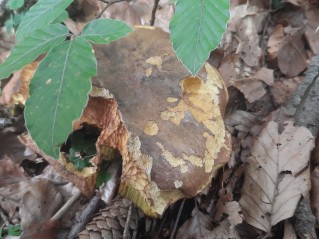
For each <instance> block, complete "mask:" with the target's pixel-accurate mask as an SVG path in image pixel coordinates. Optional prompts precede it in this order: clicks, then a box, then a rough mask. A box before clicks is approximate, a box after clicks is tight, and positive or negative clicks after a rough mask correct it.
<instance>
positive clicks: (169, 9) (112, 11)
mask: <svg viewBox="0 0 319 239" xmlns="http://www.w3.org/2000/svg"><path fill="white" fill-rule="evenodd" d="M100 4H101V8H103V6H104V5H105V4H104V3H102V2H101V3H100ZM153 5H154V1H153V0H134V1H130V2H129V1H123V2H119V3H116V4H113V5H112V6H110V7H109V8H108V9H107V11H105V12H104V13H103V15H102V16H103V17H105V18H112V19H119V20H122V21H125V22H127V23H128V24H129V25H132V26H133V25H150V20H151V13H152V8H153ZM158 6H159V7H158V9H157V11H156V18H155V25H154V26H156V27H160V28H162V29H163V30H164V31H166V32H169V20H170V19H171V17H172V16H173V14H174V7H173V5H171V4H170V3H169V0H161V1H160V2H159V4H158Z"/></svg>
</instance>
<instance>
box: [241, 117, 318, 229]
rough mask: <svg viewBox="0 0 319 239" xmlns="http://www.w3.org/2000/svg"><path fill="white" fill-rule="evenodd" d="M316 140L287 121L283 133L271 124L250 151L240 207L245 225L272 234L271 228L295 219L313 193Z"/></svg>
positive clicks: (276, 125) (307, 132)
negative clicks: (304, 198) (311, 163)
mask: <svg viewBox="0 0 319 239" xmlns="http://www.w3.org/2000/svg"><path fill="white" fill-rule="evenodd" d="M313 147H314V139H313V136H312V134H311V132H310V131H309V130H307V129H306V128H304V127H295V126H293V122H291V121H286V122H285V128H284V130H283V132H281V133H278V124H277V123H276V122H274V121H270V122H269V123H268V124H267V125H266V126H265V128H264V129H263V130H262V132H261V133H260V135H259V137H258V138H255V142H254V144H253V146H252V148H251V156H250V157H248V163H247V166H246V171H245V181H244V185H243V188H242V197H241V199H240V205H241V207H242V210H243V214H244V217H245V221H246V222H247V223H249V224H250V225H253V226H254V227H256V228H258V229H260V230H263V231H265V232H267V233H270V231H271V227H272V226H273V225H275V224H277V223H278V222H280V221H282V220H284V219H286V218H289V217H291V216H293V214H294V211H295V209H296V206H297V203H298V201H299V199H300V197H301V196H302V195H306V194H307V193H308V191H309V189H310V178H309V177H310V176H309V168H308V162H309V157H310V153H311V150H312V148H313Z"/></svg>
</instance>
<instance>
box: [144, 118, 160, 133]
mask: <svg viewBox="0 0 319 239" xmlns="http://www.w3.org/2000/svg"><path fill="white" fill-rule="evenodd" d="M158 131H159V128H158V125H157V124H156V122H154V121H151V120H150V121H147V122H146V124H145V126H144V133H145V134H147V135H150V136H154V135H157V134H158Z"/></svg>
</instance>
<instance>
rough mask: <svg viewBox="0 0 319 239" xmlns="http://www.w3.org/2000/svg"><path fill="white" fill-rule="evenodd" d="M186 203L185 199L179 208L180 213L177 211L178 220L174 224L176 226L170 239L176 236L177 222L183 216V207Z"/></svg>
mask: <svg viewBox="0 0 319 239" xmlns="http://www.w3.org/2000/svg"><path fill="white" fill-rule="evenodd" d="M184 203H185V199H183V201H182V204H181V206H180V207H179V209H178V213H177V217H176V221H175V224H174V228H173V231H172V233H171V236H170V238H169V239H173V238H174V235H175V232H176V229H177V224H178V222H179V218H180V217H181V214H182V211H183V208H184Z"/></svg>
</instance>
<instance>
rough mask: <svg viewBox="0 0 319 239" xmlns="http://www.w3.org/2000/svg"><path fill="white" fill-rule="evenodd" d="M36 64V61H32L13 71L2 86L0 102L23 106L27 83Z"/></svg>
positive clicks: (27, 93)
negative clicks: (8, 79)
mask: <svg viewBox="0 0 319 239" xmlns="http://www.w3.org/2000/svg"><path fill="white" fill-rule="evenodd" d="M38 64H39V62H38V61H34V62H32V63H30V64H28V65H26V66H25V67H24V68H23V69H22V70H19V71H16V72H14V73H13V76H12V78H11V79H10V81H9V82H8V83H7V84H6V85H5V87H4V88H3V91H2V95H1V96H0V104H9V105H15V104H17V105H22V106H24V104H25V102H26V100H27V98H28V97H29V84H30V81H31V78H32V77H33V74H34V72H35V70H36V68H37V67H38Z"/></svg>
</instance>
